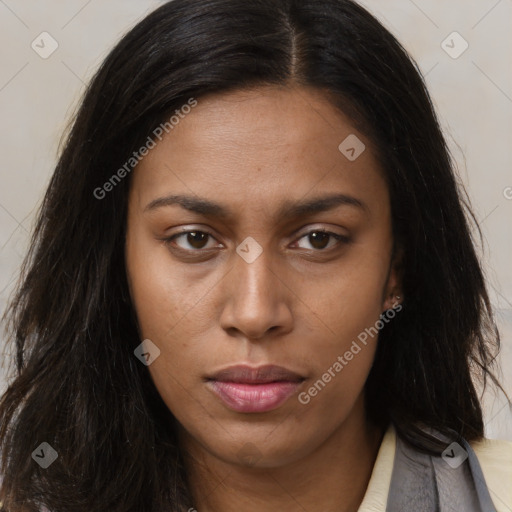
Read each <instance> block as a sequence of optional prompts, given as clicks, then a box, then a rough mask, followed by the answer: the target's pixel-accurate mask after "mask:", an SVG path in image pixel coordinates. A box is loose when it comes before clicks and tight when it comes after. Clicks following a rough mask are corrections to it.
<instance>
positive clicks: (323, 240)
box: [297, 229, 349, 251]
mask: <svg viewBox="0 0 512 512" xmlns="http://www.w3.org/2000/svg"><path fill="white" fill-rule="evenodd" d="M303 239H305V240H306V241H307V243H308V244H309V245H310V247H301V246H300V245H299V247H301V249H314V250H319V251H323V250H325V249H332V248H333V246H336V245H341V244H347V243H348V242H349V238H348V237H347V236H344V235H340V234H338V233H333V232H332V231H326V230H322V229H315V230H314V231H310V232H309V233H306V234H305V235H304V236H302V237H301V238H299V241H300V240H303ZM331 242H332V243H331ZM297 243H298V242H297Z"/></svg>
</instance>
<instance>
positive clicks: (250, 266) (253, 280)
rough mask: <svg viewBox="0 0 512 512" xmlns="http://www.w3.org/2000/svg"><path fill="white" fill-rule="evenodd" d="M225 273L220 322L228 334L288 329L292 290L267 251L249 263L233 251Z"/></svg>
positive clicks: (263, 334)
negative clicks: (230, 263)
mask: <svg viewBox="0 0 512 512" xmlns="http://www.w3.org/2000/svg"><path fill="white" fill-rule="evenodd" d="M234 257H235V263H234V268H232V270H231V272H229V274H228V275H227V276H226V283H225V290H224V293H225V302H224V307H223V311H222V314H221V325H222V328H223V329H224V330H226V332H228V334H230V335H232V336H243V337H245V338H247V339H250V340H259V339H262V338H266V337H268V336H270V335H273V336H275V335H276V334H284V333H286V332H289V331H290V330H291V329H292V321H293V317H292V312H291V310H290V300H291V298H292V297H293V292H292V291H291V289H290V284H289V283H287V282H286V277H285V276H284V275H282V274H281V275H280V273H279V269H278V266H277V265H276V264H275V258H274V264H272V263H273V262H272V256H271V254H270V252H269V251H265V250H264V251H263V253H262V254H261V255H260V256H259V257H258V258H257V259H256V260H255V261H253V262H252V263H247V262H246V261H245V260H244V259H243V258H241V257H240V256H238V255H235V256H234Z"/></svg>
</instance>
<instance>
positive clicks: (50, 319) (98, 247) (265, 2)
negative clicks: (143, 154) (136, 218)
mask: <svg viewBox="0 0 512 512" xmlns="http://www.w3.org/2000/svg"><path fill="white" fill-rule="evenodd" d="M268 84H274V85H275V84H279V85H282V86H312V87H315V88H317V89H320V90H323V91H324V92H325V94H326V95H328V97H329V98H330V100H331V101H332V104H333V108H340V109H341V110H342V111H343V112H345V113H346V114H348V115H349V116H350V117H351V119H352V120H353V122H354V123H355V124H356V125H357V127H358V128H359V129H361V130H362V131H363V133H365V134H366V135H367V136H368V137H369V138H370V139H371V140H372V142H373V143H374V145H375V147H376V151H377V153H378V158H379V160H380V162H381V165H382V167H383V169H384V171H385V175H386V179H387V183H388V186H389V193H390V199H391V207H392V222H393V232H394V237H395V242H396V246H397V247H398V248H400V253H401V258H400V271H401V275H402V278H403V295H404V308H403V311H402V312H401V313H400V314H399V315H397V317H396V318H395V319H394V320H393V321H392V322H390V323H389V324H387V325H386V326H385V327H384V328H383V329H382V331H381V332H380V337H379V345H378V350H377V354H376V358H375V363H374V366H373V368H372V370H371V373H370V376H369V378H368V381H367V385H366V399H367V411H368V414H369V417H370V419H371V420H372V421H373V422H375V423H377V424H380V425H382V426H385V425H387V424H388V423H389V422H392V423H393V424H394V425H395V426H396V428H397V430H398V432H399V434H400V435H402V436H403V437H404V438H406V439H408V440H409V441H410V442H412V443H414V444H416V445H417V446H419V447H421V446H425V444H426V443H427V441H428V437H427V436H426V435H425V434H424V433H423V430H422V429H423V427H425V426H426V427H431V428H435V429H437V430H439V431H441V432H443V433H446V434H447V435H449V434H450V433H452V434H453V433H454V432H455V433H456V434H457V435H459V436H463V437H465V438H466V439H468V440H477V439H480V438H481V437H482V436H483V421H482V411H481V407H480V404H479V399H478V395H477V392H476V390H475V387H474V384H473V381H472V375H473V376H480V377H483V378H484V383H485V378H486V377H487V376H488V375H491V376H492V374H491V372H490V369H491V367H492V364H493V361H494V358H495V354H496V353H497V350H498V349H499V336H498V333H497V330H496V328H495V324H494V321H493V318H492V312H491V308H490V303H489V298H488V295H487V292H486V288H485V283H484V279H483V275H482V270H481V267H480V264H479V261H478V259H477V257H476V254H475V249H474V243H473V241H472V236H471V232H470V228H469V226H470V221H471V222H472V221H473V220H474V219H472V217H471V214H470V212H469V209H468V208H467V206H466V202H465V200H464V198H463V196H461V192H460V190H461V189H460V187H459V188H458V186H457V179H456V177H455V174H454V171H453V167H452V162H451V159H450V155H449V153H448V150H447V147H446V144H445V141H444V139H443V135H442V133H441V130H440V127H439V124H438V121H437V119H436V115H435V112H434V109H433V106H432V103H431V100H430V98H429V95H428V93H427V91H426V88H425V84H424V82H423V80H422V78H421V75H420V73H419V71H418V69H417V67H416V65H415V64H414V62H413V61H412V59H411V58H410V57H409V56H408V54H407V53H406V51H405V50H404V49H403V48H402V46H401V45H400V44H399V43H398V42H397V41H396V39H395V38H394V37H393V36H392V35H391V34H390V33H389V32H388V31H387V30H386V29H385V28H383V27H382V25H381V24H380V23H379V22H378V21H376V19H375V18H374V17H373V16H371V15H370V14H369V13H368V12H367V11H365V10H364V9H363V8H361V7H360V6H358V5H357V4H355V3H354V2H352V1H350V0H322V1H321V2H319V1H313V0H279V1H275V0H253V1H250V2H248V1H247V0H173V1H171V2H169V3H166V4H164V5H163V6H162V7H160V8H159V9H157V10H156V11H154V12H153V13H152V14H150V15H149V16H148V17H147V18H145V19H144V20H142V21H141V22H140V23H139V24H138V25H137V26H135V28H133V29H132V30H131V31H130V32H129V33H128V34H127V35H126V36H125V37H123V39H122V40H121V41H120V42H119V43H118V45H117V46H116V47H115V48H114V49H113V50H112V52H111V53H110V54H109V56H108V57H107V58H106V60H105V61H104V63H103V64H102V66H101V68H100V69H99V70H98V72H97V73H96V75H95V77H94V79H93V80H92V82H91V83H90V85H89V87H88V89H87V91H86V94H85V97H84V99H83V101H82V103H81V107H80V109H79V111H78V114H77V116H76V120H75V122H74V125H73V127H72V130H71V132H70V134H69V137H68V139H67V142H66V144H65V147H64V149H63V152H62V155H61V157H60V159H59V162H58V164H57V166H56V169H55V172H54V174H53V177H52V179H51V182H50V184H49V187H48V190H47V192H46V196H45V198H44V202H43V204H42V207H41V210H40V214H39V217H38V222H37V225H36V228H35V232H34V234H33V238H32V243H31V248H30V252H29V254H28V256H27V259H26V261H25V262H24V265H23V267H22V278H21V280H20V285H19V288H18V290H17V293H16V295H15V297H14V298H13V300H12V302H11V306H10V309H9V312H8V313H9V314H8V318H9V326H10V329H9V338H10V342H11V343H13V344H15V370H14V373H15V375H14V376H13V378H12V381H11V383H10V386H9V387H8V389H7V392H6V393H5V394H4V395H3V398H2V400H1V403H0V419H1V426H0V449H1V451H2V458H1V466H0V469H1V473H2V475H3V482H2V484H1V487H0V500H3V502H4V506H5V507H6V510H9V512H21V511H35V510H38V508H37V504H45V505H46V506H47V507H48V508H49V509H50V510H52V511H59V512H65V511H66V512H68V511H77V512H78V511H80V512H82V511H87V512H99V511H104V510H109V511H110V512H121V511H123V512H126V511H133V512H141V511H150V512H155V511H167V510H175V511H185V510H188V509H189V508H190V507H191V506H192V503H191V501H190V496H189V492H188V489H187V480H186V474H185V471H184V465H183V457H182V455H181V454H180V449H179V446H178V444H177V441H176V437H175V429H174V428H172V425H174V423H173V422H174V421H175V420H174V418H173V416H172V414H171V413H170V412H169V410H168V409H167V407H166V406H165V405H164V404H163V401H162V400H161V399H160V397H159V396H158V393H157V392H156V389H155V388H154V385H153V384H152V382H151V379H150V377H149V373H148V371H147V368H146V367H145V366H143V365H142V364H140V362H139V361H138V360H137V359H136V358H135V357H134V354H133V350H134V348H135V347H136V346H137V345H139V344H140V342H141V340H140V339H139V336H138V332H137V324H136V319H135V314H134V311H133V307H132V304H131V302H130V298H129V293H128V287H127V279H126V269H125V263H124V236H125V229H126V209H127V208H126V207H127V193H128V188H129V184H130V176H129V175H128V176H127V177H126V178H125V179H122V180H119V182H116V183H115V186H112V187H110V188H112V190H110V191H109V193H108V194H107V195H106V196H105V197H103V198H98V197H97V196H98V194H96V195H95V193H94V191H95V190H97V189H98V187H102V186H103V184H104V183H106V182H108V181H109V180H110V179H111V177H112V175H113V174H114V173H116V171H117V170H118V169H119V168H121V167H122V166H123V164H124V163H125V162H126V161H127V160H128V159H129V158H130V157H131V155H132V154H133V152H134V151H137V150H138V149H139V148H140V147H141V146H142V145H143V144H144V142H145V141H146V140H147V138H148V136H149V135H151V134H152V133H154V130H155V128H156V127H157V126H158V125H160V124H161V123H162V122H165V121H166V120H167V119H168V118H169V116H171V115H172V113H173V112H175V110H176V109H180V107H181V106H182V105H184V104H187V102H188V101H189V100H190V98H196V99H197V101H199V102H200V101H201V97H204V96H205V95H206V94H210V93H219V92H228V91H234V90H239V89H243V88H249V87H256V86H260V85H268ZM468 213H469V215H468ZM475 370H476V371H475ZM42 442H47V443H49V444H50V445H51V446H52V447H53V448H54V449H55V450H56V452H57V453H58V459H57V461H56V462H55V463H54V464H53V465H52V466H51V467H50V468H48V469H46V470H44V469H42V468H40V467H39V465H37V464H35V463H34V461H33V460H32V457H31V453H32V452H33V450H35V449H36V447H38V446H39V445H40V444H41V443H42Z"/></svg>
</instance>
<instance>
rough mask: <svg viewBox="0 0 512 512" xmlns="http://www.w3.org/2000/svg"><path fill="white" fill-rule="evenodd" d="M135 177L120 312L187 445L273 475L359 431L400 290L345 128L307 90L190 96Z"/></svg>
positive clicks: (368, 176) (377, 191)
mask: <svg viewBox="0 0 512 512" xmlns="http://www.w3.org/2000/svg"><path fill="white" fill-rule="evenodd" d="M347 137H349V138H348V139H347ZM355 137H357V138H355ZM343 141H345V142H343ZM341 143H343V144H342V145H341V149H340V148H339V146H340V144H341ZM362 143H364V145H365V149H364V150H363V148H364V147H363V146H362ZM362 150H363V151H362ZM361 151H362V152H361ZM132 179H133V181H132V185H131V192H130V198H129V212H128V233H127V240H126V260H127V269H128V278H129V283H130V289H131V294H132V299H133V302H134V305H135V308H136V311H137V317H138V321H139V325H140V331H141V332H140V335H141V340H144V339H149V340H151V342H152V343H153V344H154V345H156V347H158V349H159V350H160V355H159V356H158V357H157V358H156V359H154V361H153V362H152V363H151V364H150V365H149V366H148V369H149V372H150V374H151V377H152V379H153V381H154V383H155V385H156V388H157V389H158V392H159V393H160V395H161V397H162V399H163V400H164V402H165V403H166V404H167V406H168V407H169V409H170V410H171V411H172V413H173V414H174V416H175V417H176V418H177V419H178V421H179V423H180V425H181V427H182V431H183V432H184V433H185V435H186V436H187V438H189V439H192V440H193V442H195V443H197V444H198V445H200V446H201V447H202V448H203V449H204V450H206V451H207V452H208V453H210V454H211V455H213V456H215V457H218V458H220V459H222V460H224V461H226V462H231V463H235V464H244V463H250V464H255V465H258V466H261V467H276V466H279V465H281V464H285V463H290V462H293V461H295V460H298V459H299V458H300V457H304V456H306V455H308V454H309V453H312V452H314V451H315V449H317V448H318V447H319V446H320V445H321V444H322V443H324V441H325V440H326V439H328V438H329V437H330V436H331V435H332V434H333V433H335V432H336V431H337V430H338V429H340V428H343V426H344V425H346V424H348V423H349V422H352V423H353V424H354V422H356V423H357V421H359V422H361V421H364V417H363V412H362V411H363V408H362V407H361V404H362V403H363V388H364V384H365V381H366V378H367V376H368V373H369V371H370V368H371V365H372V361H373V358H374V354H375V349H376V342H377V339H376V336H375V337H372V335H368V332H369V331H368V330H367V329H369V328H373V327H374V326H375V325H376V323H377V322H378V320H379V316H380V314H381V313H382V312H383V311H384V310H386V309H388V308H390V307H392V305H393V303H394V299H393V294H394V293H396V292H397V291H398V289H397V282H396V276H395V272H394V270H393V269H392V265H391V251H392V232H391V219H390V204H389V197H388V191H387V188H386V184H385V181H384V179H383V176H382V173H381V169H380V168H379V164H378V162H377V160H376V157H375V154H374V152H373V151H372V149H371V144H370V141H368V140H367V139H366V138H365V137H364V136H363V135H362V134H361V133H359V132H358V131H357V130H356V129H355V128H354V126H353V125H352V124H351V122H350V121H349V119H348V118H347V117H345V116H344V115H342V114H340V113H339V111H337V110H335V108H334V107H333V106H332V105H331V104H330V103H329V102H328V101H327V99H326V98H325V97H324V96H323V94H322V93H321V92H319V91H316V90H312V89H306V88H297V89H289V88H272V87H262V88H258V89H253V90H251V91H245V92H235V93H229V94H225V95H215V96H209V97H206V98H199V99H198V104H197V106H195V107H194V108H193V109H192V110H191V112H190V113H189V114H187V115H186V116H183V118H182V119H180V121H179V123H178V124H177V125H175V126H174V128H173V129H172V131H170V133H169V134H168V135H166V136H165V137H164V138H163V140H162V141H161V142H159V143H158V144H157V145H156V147H155V148H154V149H152V150H150V151H149V154H148V155H147V156H146V157H145V158H144V159H143V160H142V161H141V162H140V164H139V165H138V167H137V169H136V170H135V171H134V175H133V176H132ZM322 232H328V234H327V233H322ZM370 332H371V333H372V334H374V332H375V330H374V329H373V330H372V331H370ZM364 333H366V336H365V334H364ZM363 339H364V340H365V341H364V342H363V341H362V340H363ZM145 346H149V345H145ZM238 365H241V366H242V368H239V369H238V371H236V370H237V369H235V370H234V371H231V370H232V367H233V366H238ZM267 365H277V366H279V367H282V370H281V371H279V370H278V371H276V372H274V371H273V370H272V369H270V370H268V368H266V369H265V368H263V369H262V368H261V367H263V366H267ZM244 367H245V368H244ZM223 370H227V371H226V372H223ZM274 370H275V369H274ZM219 372H220V373H219ZM272 381H273V383H272ZM356 416H357V418H356ZM251 452H255V453H251ZM255 454H257V455H255Z"/></svg>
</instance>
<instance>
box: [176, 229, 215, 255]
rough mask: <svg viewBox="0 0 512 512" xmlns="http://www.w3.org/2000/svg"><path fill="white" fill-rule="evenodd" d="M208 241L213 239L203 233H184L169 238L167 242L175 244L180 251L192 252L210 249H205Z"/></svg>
mask: <svg viewBox="0 0 512 512" xmlns="http://www.w3.org/2000/svg"><path fill="white" fill-rule="evenodd" d="M210 239H213V237H212V236H211V235H210V234H209V233H205V232H204V231H185V232H183V233H179V234H177V235H174V236H172V237H170V238H169V239H168V240H167V241H168V242H169V243H171V242H172V243H174V244H176V245H177V246H178V247H179V248H180V249H184V250H187V251H194V250H200V249H205V248H207V249H209V248H210V247H206V245H207V244H208V241H209V240H210ZM178 240H179V241H180V242H178Z"/></svg>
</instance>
